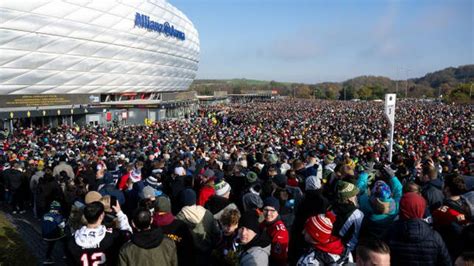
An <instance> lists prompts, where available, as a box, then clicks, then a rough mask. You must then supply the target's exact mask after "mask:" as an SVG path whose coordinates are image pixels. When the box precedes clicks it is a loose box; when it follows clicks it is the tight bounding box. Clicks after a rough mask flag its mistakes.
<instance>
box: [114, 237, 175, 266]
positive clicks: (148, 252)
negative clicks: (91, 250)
mask: <svg viewBox="0 0 474 266" xmlns="http://www.w3.org/2000/svg"><path fill="white" fill-rule="evenodd" d="M118 265H145V266H146V265H172V266H175V265H178V257H177V255H176V245H175V244H174V242H173V240H171V239H169V238H167V237H165V236H164V235H163V232H162V231H161V229H159V228H153V229H151V230H145V231H140V232H137V233H135V234H134V235H133V236H132V239H131V240H130V241H129V242H128V243H126V244H125V245H123V247H122V248H121V249H120V253H119V260H118Z"/></svg>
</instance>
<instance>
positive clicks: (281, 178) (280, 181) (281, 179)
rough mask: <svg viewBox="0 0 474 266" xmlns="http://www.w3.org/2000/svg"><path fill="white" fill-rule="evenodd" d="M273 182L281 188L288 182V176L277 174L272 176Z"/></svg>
mask: <svg viewBox="0 0 474 266" xmlns="http://www.w3.org/2000/svg"><path fill="white" fill-rule="evenodd" d="M273 183H275V185H277V186H279V187H281V188H285V187H286V184H287V183H288V178H287V177H286V175H282V174H279V175H276V176H275V177H274V178H273Z"/></svg>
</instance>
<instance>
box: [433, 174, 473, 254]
mask: <svg viewBox="0 0 474 266" xmlns="http://www.w3.org/2000/svg"><path fill="white" fill-rule="evenodd" d="M466 192H467V189H466V185H465V183H464V179H463V178H462V177H461V176H459V175H457V174H451V175H447V176H446V178H445V180H444V187H443V193H444V196H445V199H444V201H443V204H442V205H441V207H439V208H438V209H436V210H434V211H433V225H434V227H435V228H436V230H437V231H438V232H439V233H440V234H441V236H442V237H443V240H444V242H445V243H446V245H447V247H448V250H449V254H450V255H451V258H457V257H458V256H459V254H460V251H461V243H462V241H461V238H462V235H461V234H462V230H463V228H464V227H465V226H466V225H468V224H470V223H472V222H474V217H473V216H472V214H471V210H470V208H469V202H468V201H467V200H466V198H464V197H461V196H462V195H463V194H465V193H466Z"/></svg>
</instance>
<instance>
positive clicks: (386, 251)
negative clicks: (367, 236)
mask: <svg viewBox="0 0 474 266" xmlns="http://www.w3.org/2000/svg"><path fill="white" fill-rule="evenodd" d="M356 254H357V266H372V265H390V247H389V246H388V245H387V244H386V243H385V242H383V241H380V240H372V241H366V242H360V243H359V245H358V246H357V253H356Z"/></svg>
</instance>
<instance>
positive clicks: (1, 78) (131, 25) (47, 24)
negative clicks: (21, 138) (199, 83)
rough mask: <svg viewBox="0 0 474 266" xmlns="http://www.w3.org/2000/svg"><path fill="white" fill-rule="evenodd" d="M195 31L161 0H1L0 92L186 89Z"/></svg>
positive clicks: (192, 72)
mask: <svg viewBox="0 0 474 266" xmlns="http://www.w3.org/2000/svg"><path fill="white" fill-rule="evenodd" d="M198 62H199V36H198V32H197V30H196V29H195V28H194V25H193V24H192V22H191V21H190V20H189V19H188V18H187V17H186V16H185V15H184V14H183V13H182V12H181V11H179V10H178V9H177V8H175V7H174V6H172V5H171V4H169V3H167V2H166V1H163V0H94V1H92V0H63V1H58V0H54V1H42V0H22V1H18V0H2V1H0V94H1V95H5V94H53V93H54V94H58V93H60V94H83V93H122V92H153V91H157V92H163V91H179V90H187V89H188V88H189V86H190V85H191V83H192V81H193V80H194V78H195V77H196V72H197V69H198Z"/></svg>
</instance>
